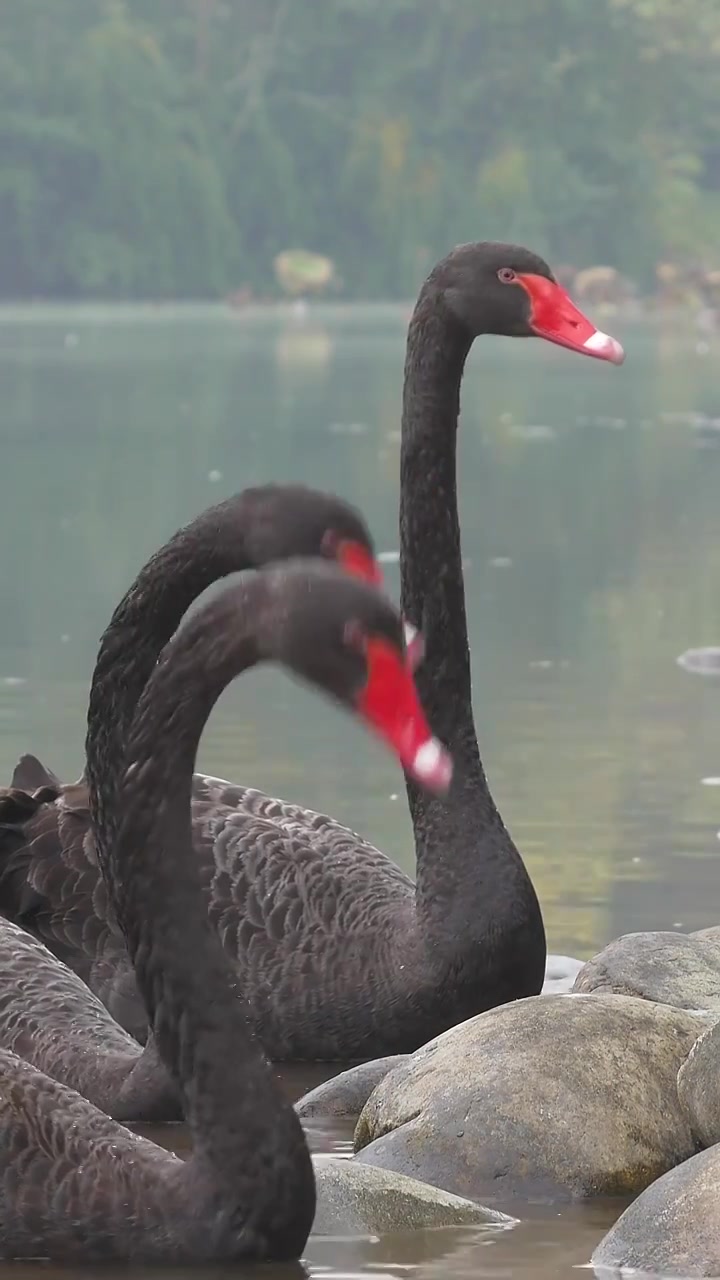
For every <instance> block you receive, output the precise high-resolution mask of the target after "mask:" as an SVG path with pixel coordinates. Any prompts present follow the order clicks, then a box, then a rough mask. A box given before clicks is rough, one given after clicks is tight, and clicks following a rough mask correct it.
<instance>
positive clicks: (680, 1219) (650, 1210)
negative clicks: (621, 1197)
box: [592, 1146, 720, 1277]
mask: <svg viewBox="0 0 720 1280" xmlns="http://www.w3.org/2000/svg"><path fill="white" fill-rule="evenodd" d="M592 1264H593V1267H594V1269H595V1274H596V1275H597V1276H603V1277H604V1276H607V1275H608V1274H612V1275H617V1270H618V1269H619V1268H620V1267H628V1268H629V1267H633V1268H636V1269H637V1270H642V1271H643V1272H645V1271H650V1272H652V1273H653V1274H655V1273H657V1272H661V1273H662V1274H663V1275H664V1276H720V1146H716V1147H710V1149H709V1150H708V1151H702V1152H701V1153H700V1155H697V1156H694V1157H693V1159H692V1160H686V1162H685V1164H681V1165H680V1166H679V1167H678V1168H677V1169H672V1170H671V1171H670V1173H666V1174H665V1176H664V1177H662V1178H659V1179H658V1181H657V1182H654V1183H653V1185H652V1186H651V1187H648V1189H647V1191H644V1192H643V1194H642V1195H641V1196H639V1197H638V1199H637V1200H635V1201H633V1203H632V1204H631V1205H630V1208H629V1209H626V1210H625V1212H624V1213H623V1214H622V1216H621V1217H620V1218H618V1220H617V1222H616V1223H615V1226H614V1227H611V1229H610V1231H608V1233H607V1235H606V1236H605V1237H604V1238H603V1239H602V1240H601V1241H600V1244H599V1245H598V1247H597V1249H596V1250H595V1252H594V1254H593V1257H592Z"/></svg>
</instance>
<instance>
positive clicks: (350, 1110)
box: [295, 1053, 409, 1120]
mask: <svg viewBox="0 0 720 1280" xmlns="http://www.w3.org/2000/svg"><path fill="white" fill-rule="evenodd" d="M408 1057H409V1054H407V1053H394V1054H391V1055H390V1057H388V1058H374V1059H373V1060H372V1062H361V1063H359V1064H358V1065H357V1066H355V1067H349V1068H348V1070H347V1071H341V1072H340V1074H339V1075H337V1076H333V1078H332V1080H325V1081H323V1083H322V1084H319V1085H317V1086H316V1088H315V1089H311V1090H310V1091H309V1093H306V1094H304V1095H303V1097H302V1098H300V1099H298V1101H297V1102H296V1103H295V1110H296V1111H297V1113H298V1115H299V1116H300V1119H301V1120H313V1119H322V1118H325V1117H327V1118H330V1117H335V1118H337V1119H340V1118H342V1117H346V1116H359V1115H360V1112H361V1111H362V1109H363V1107H364V1106H365V1103H366V1102H367V1100H368V1098H369V1097H370V1094H371V1093H372V1091H373V1089H374V1088H375V1086H376V1085H377V1084H379V1083H380V1081H381V1080H382V1079H383V1077H384V1076H386V1075H387V1073H388V1071H392V1069H393V1067H397V1066H399V1065H400V1063H401V1062H405V1061H406V1060H407V1058H408Z"/></svg>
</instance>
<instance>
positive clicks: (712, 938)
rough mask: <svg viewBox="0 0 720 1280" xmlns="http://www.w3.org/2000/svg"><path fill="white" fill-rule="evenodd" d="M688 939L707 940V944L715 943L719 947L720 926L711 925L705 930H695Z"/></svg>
mask: <svg viewBox="0 0 720 1280" xmlns="http://www.w3.org/2000/svg"><path fill="white" fill-rule="evenodd" d="M690 937H691V938H707V939H708V941H709V942H717V943H718V945H720V924H711V925H709V927H708V928H707V929H696V930H695V932H694V933H691V934H690Z"/></svg>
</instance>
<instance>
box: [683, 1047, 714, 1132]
mask: <svg viewBox="0 0 720 1280" xmlns="http://www.w3.org/2000/svg"><path fill="white" fill-rule="evenodd" d="M678 1094H679V1096H680V1101H681V1103H682V1105H683V1107H684V1108H685V1112H686V1114H687V1116H688V1118H689V1120H690V1126H691V1128H692V1131H693V1133H694V1135H695V1137H696V1139H697V1141H698V1142H700V1143H702V1145H703V1146H704V1147H711V1146H712V1145H713V1143H715V1142H720V1022H716V1023H715V1025H714V1027H710V1028H709V1030H708V1031H705V1032H704V1033H703V1035H701V1036H700V1038H699V1040H696V1041H695V1044H694V1045H693V1047H692V1049H691V1050H690V1054H689V1057H688V1058H687V1060H686V1061H685V1062H684V1063H683V1065H682V1066H681V1068H680V1070H679V1071H678Z"/></svg>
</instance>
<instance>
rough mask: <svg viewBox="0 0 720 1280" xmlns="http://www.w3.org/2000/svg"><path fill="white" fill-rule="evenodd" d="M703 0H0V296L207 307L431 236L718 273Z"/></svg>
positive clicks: (389, 259)
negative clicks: (290, 269)
mask: <svg viewBox="0 0 720 1280" xmlns="http://www.w3.org/2000/svg"><path fill="white" fill-rule="evenodd" d="M718 65H720V3H718V0H124V2H122V0H0V293H1V294H2V296H4V297H6V298H7V297H33V296H45V297H52V296H67V297H93V296H97V297H152V298H167V297H188V298H192V297H213V296H218V295H223V294H225V293H228V292H230V291H232V290H234V289H238V288H240V287H242V286H249V287H251V288H252V289H253V290H255V291H256V292H259V293H261V294H262V293H272V292H273V290H274V289H275V288H276V285H275V281H274V276H273V266H272V263H273V257H274V255H275V254H276V253H277V252H279V251H280V250H283V249H286V248H292V247H304V248H307V249H311V250H315V251H317V252H319V253H322V254H326V255H328V256H329V257H331V258H333V259H334V261H335V263H336V265H337V270H338V273H339V275H340V277H341V279H342V287H343V290H344V293H345V295H346V296H349V297H366V298H372V297H398V296H403V297H406V296H408V295H410V294H411V293H412V292H414V290H415V288H416V286H417V283H418V280H419V279H420V277H421V274H422V272H423V271H424V270H425V268H426V267H427V266H428V265H429V264H430V263H431V262H432V261H433V260H434V259H435V258H436V257H438V256H439V255H440V254H442V253H443V252H445V250H446V249H447V248H448V247H449V246H451V245H452V244H454V243H456V242H458V241H462V240H469V239H479V238H483V239H485V238H502V239H509V240H520V241H523V242H525V243H527V244H530V245H532V246H533V247H535V248H537V249H538V250H540V251H541V252H544V253H546V254H547V255H548V256H549V257H550V258H551V259H552V261H553V262H555V263H564V264H565V263H566V264H570V265H573V266H575V267H581V266H588V265H592V264H596V263H601V264H608V265H611V266H615V267H617V268H619V269H620V270H621V271H622V272H625V273H627V274H628V275H629V276H631V277H632V278H633V279H635V280H636V281H638V282H639V283H640V284H641V285H645V286H647V285H649V284H650V283H651V282H652V279H653V272H654V269H655V265H656V263H658V262H661V261H665V260H668V261H673V262H679V263H681V264H685V263H687V264H688V265H689V266H697V265H704V266H720V94H719V93H718V88H717V86H718V71H717V68H718Z"/></svg>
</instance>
